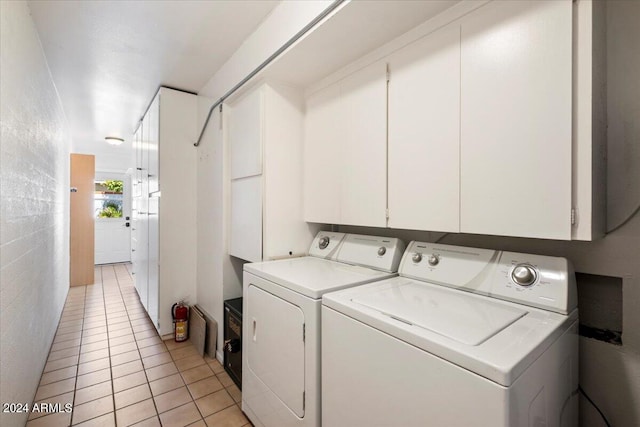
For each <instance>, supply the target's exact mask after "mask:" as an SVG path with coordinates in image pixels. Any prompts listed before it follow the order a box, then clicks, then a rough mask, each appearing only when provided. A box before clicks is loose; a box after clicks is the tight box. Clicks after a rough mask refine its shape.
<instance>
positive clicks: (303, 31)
mask: <svg viewBox="0 0 640 427" xmlns="http://www.w3.org/2000/svg"><path fill="white" fill-rule="evenodd" d="M345 1H347V0H336V1H334V2H333V3H331V5H329V7H327V8H326V9H325V10H323V11H322V13H320V14H319V15H318V16H316V17H315V18H314V19H313V20H312V21H311V22H309V23H308V24H307V25H305V26H304V28H302V29H301V30H300V31H298V32H297V33H296V34H295V35H294V36H293V37H291V38H290V39H289V40H288V41H287V42H286V43H285V44H283V45H282V46H281V47H280V48H279V49H278V50H276V51H275V52H274V53H273V54H272V55H271V56H269V57H268V58H267V59H266V60H265V61H264V62H262V63H261V64H260V65H258V67H257V68H256V69H254V70H253V71H251V72H250V73H249V74H248V75H247V76H246V77H245V78H243V79H242V80H240V82H239V83H238V84H236V85H235V86H234V87H232V88H231V90H229V91H228V92H227V93H225V94H224V95H222V97H221V98H220V99H218V100H217V101H216V102H214V103H213V105H212V106H211V108H209V113H208V114H207V119H206V120H205V121H204V126H202V130H201V131H200V136H198V140H197V141H196V142H195V143H194V144H193V146H194V147H197V146H199V145H200V142H201V141H202V136H203V135H204V132H205V130H207V125H208V124H209V120H210V119H211V115H212V114H213V111H214V110H215V109H216V108H217V107H218V106H220V108H222V103H223V102H224V101H225V100H226V99H227V98H228V97H230V96H231V95H233V94H234V93H235V91H237V90H238V89H240V88H241V87H242V86H243V85H244V84H245V83H247V82H248V81H249V80H251V79H252V78H253V77H255V76H256V74H258V73H259V72H260V71H262V70H264V69H265V68H266V67H267V66H268V65H269V64H271V62H273V61H274V60H275V59H276V58H277V57H278V56H280V54H282V53H283V52H284V51H285V50H287V49H288V48H289V47H291V45H293V44H294V43H295V42H297V41H298V40H300V38H302V37H303V36H304V35H305V34H307V33H308V32H309V31H310V30H311V29H312V28H313V27H315V26H316V24H318V23H319V22H320V21H322V20H323V19H324V18H326V17H327V16H328V15H329V14H330V13H331V12H333V11H334V10H336V9H337V8H338V6H340V5H341V4H342V3H344V2H345Z"/></svg>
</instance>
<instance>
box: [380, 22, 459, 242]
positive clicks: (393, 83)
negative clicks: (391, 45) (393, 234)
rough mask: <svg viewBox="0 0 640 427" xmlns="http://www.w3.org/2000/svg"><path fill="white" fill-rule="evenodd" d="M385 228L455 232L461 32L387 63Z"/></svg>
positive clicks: (435, 37)
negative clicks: (387, 171) (387, 119)
mask: <svg viewBox="0 0 640 427" xmlns="http://www.w3.org/2000/svg"><path fill="white" fill-rule="evenodd" d="M389 69H390V80H389V227H391V228H405V229H413V230H433V231H453V232H457V231H458V229H459V210H460V204H459V200H460V199H459V185H460V174H459V172H460V165H459V161H460V159H459V156H460V27H459V26H458V25H451V26H449V27H446V28H444V29H442V30H439V31H436V32H435V33H432V34H429V35H428V36H426V37H424V38H422V39H420V40H418V41H416V42H414V43H412V44H410V45H409V46H407V47H405V48H403V49H401V50H400V51H398V52H396V53H395V54H394V55H392V56H391V57H390V58H389Z"/></svg>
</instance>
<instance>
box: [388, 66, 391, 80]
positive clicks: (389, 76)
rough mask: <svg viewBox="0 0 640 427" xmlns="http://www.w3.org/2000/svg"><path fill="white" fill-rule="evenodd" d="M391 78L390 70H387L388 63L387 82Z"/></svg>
mask: <svg viewBox="0 0 640 427" xmlns="http://www.w3.org/2000/svg"><path fill="white" fill-rule="evenodd" d="M389 80H391V70H389V64H387V83H389Z"/></svg>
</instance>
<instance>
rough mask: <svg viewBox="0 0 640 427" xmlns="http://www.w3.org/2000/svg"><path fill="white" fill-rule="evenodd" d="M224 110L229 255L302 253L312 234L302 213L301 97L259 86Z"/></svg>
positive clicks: (256, 257) (257, 258) (259, 256)
mask: <svg viewBox="0 0 640 427" xmlns="http://www.w3.org/2000/svg"><path fill="white" fill-rule="evenodd" d="M224 111H228V113H224ZM224 111H223V114H228V116H227V122H226V123H227V124H228V130H227V143H228V145H229V152H230V155H231V156H230V157H231V158H230V169H231V171H230V172H231V173H230V178H231V183H230V193H231V194H230V199H231V212H230V213H231V217H230V230H229V231H230V236H229V254H230V255H233V256H236V257H238V258H241V259H244V260H247V261H252V262H257V261H263V260H269V259H274V258H282V257H288V256H299V255H302V254H304V253H305V252H306V250H307V249H308V247H309V244H310V243H311V240H312V239H313V236H314V234H315V232H316V230H317V229H316V227H315V226H310V225H308V224H306V223H305V222H304V220H303V213H302V135H303V130H302V118H303V104H302V97H301V95H300V94H299V93H298V91H297V90H294V89H292V88H289V87H285V86H281V85H271V84H263V85H261V86H260V87H258V88H256V89H254V90H253V91H251V92H249V93H247V94H245V95H244V96H242V98H239V99H237V100H233V101H231V105H230V108H228V110H224Z"/></svg>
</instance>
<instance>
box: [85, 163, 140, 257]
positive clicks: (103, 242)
mask: <svg viewBox="0 0 640 427" xmlns="http://www.w3.org/2000/svg"><path fill="white" fill-rule="evenodd" d="M118 183H121V184H118ZM120 188H121V189H122V190H120ZM94 212H95V217H96V218H95V263H96V264H111V263H116V262H129V261H131V227H130V225H131V179H130V176H129V175H126V174H118V173H106V172H96V193H95V197H94Z"/></svg>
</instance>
